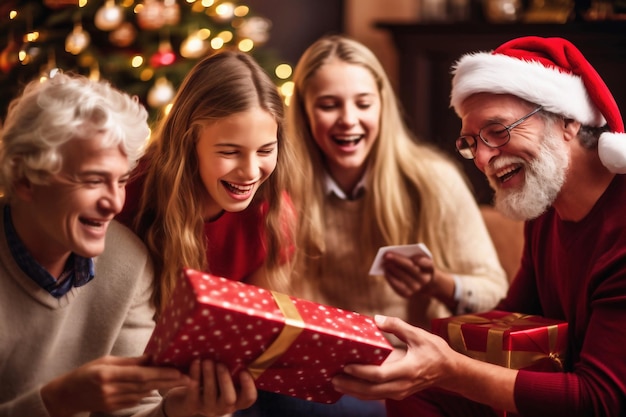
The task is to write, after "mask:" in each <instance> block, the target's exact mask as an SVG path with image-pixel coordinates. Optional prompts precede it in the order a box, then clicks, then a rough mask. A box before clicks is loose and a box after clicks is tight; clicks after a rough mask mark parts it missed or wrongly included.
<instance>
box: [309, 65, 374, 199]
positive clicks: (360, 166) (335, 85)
mask: <svg viewBox="0 0 626 417" xmlns="http://www.w3.org/2000/svg"><path fill="white" fill-rule="evenodd" d="M304 103H305V108H306V113H307V117H308V119H309V125H310V126H311V133H312V135H313V137H314V139H315V142H316V143H317V145H318V146H319V148H320V149H321V150H322V152H323V154H324V156H325V160H326V164H327V167H328V170H329V172H330V174H331V175H332V177H333V178H334V179H335V180H336V181H337V182H338V183H339V184H340V185H346V184H351V185H354V184H355V183H356V182H358V180H359V179H360V177H361V176H362V175H363V172H364V171H365V168H366V162H367V158H368V156H369V154H370V151H371V149H372V146H373V145H374V142H375V141H376V139H377V137H378V132H379V124H380V122H379V120H380V111H381V103H380V94H379V92H378V87H377V85H376V81H375V80H374V77H373V76H372V74H371V73H370V72H369V71H368V70H367V69H366V68H364V67H362V66H360V65H354V64H348V63H346V62H342V61H339V60H333V61H330V62H328V63H326V64H324V65H322V66H321V67H320V68H319V69H318V70H317V71H316V72H315V74H314V75H313V76H312V77H311V79H310V81H309V84H308V86H307V89H306V92H305V96H304ZM344 191H346V192H351V190H349V189H348V190H344Z"/></svg>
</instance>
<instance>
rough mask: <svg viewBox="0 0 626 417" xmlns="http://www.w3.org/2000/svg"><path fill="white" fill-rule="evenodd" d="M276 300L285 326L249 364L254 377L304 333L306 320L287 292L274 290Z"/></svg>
mask: <svg viewBox="0 0 626 417" xmlns="http://www.w3.org/2000/svg"><path fill="white" fill-rule="evenodd" d="M272 296H273V297H274V301H276V304H277V305H278V308H279V309H280V311H281V312H282V313H283V316H285V327H283V329H282V330H281V331H280V334H279V335H278V337H277V338H276V340H274V342H272V344H271V345H270V346H269V347H268V348H267V350H266V351H265V352H263V353H262V354H261V355H260V356H259V357H258V358H256V359H255V360H254V362H252V363H251V364H250V365H248V371H250V373H251V374H252V377H253V378H254V379H258V378H259V377H260V376H261V374H262V373H263V372H265V371H266V370H267V369H268V368H269V367H270V366H272V364H273V363H274V362H275V361H276V359H278V358H279V357H281V356H282V354H283V353H285V352H286V351H287V349H289V347H290V346H291V344H292V343H293V342H294V340H296V338H297V337H298V336H299V335H300V333H302V329H304V320H303V319H302V316H300V312H299V311H298V309H297V308H296V306H295V305H294V304H293V301H291V298H289V296H288V295H286V294H281V293H279V292H275V291H272Z"/></svg>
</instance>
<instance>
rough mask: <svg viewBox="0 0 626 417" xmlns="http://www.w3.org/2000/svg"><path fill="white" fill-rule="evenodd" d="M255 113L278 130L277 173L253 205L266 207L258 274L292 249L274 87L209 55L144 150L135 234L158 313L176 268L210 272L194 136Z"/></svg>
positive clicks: (250, 69) (233, 55)
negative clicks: (147, 258) (146, 254)
mask: <svg viewBox="0 0 626 417" xmlns="http://www.w3.org/2000/svg"><path fill="white" fill-rule="evenodd" d="M254 107H261V108H262V109H264V110H266V111H267V112H269V113H270V114H271V115H272V116H273V117H274V118H275V120H276V123H277V124H278V133H277V139H278V160H277V164H276V169H275V171H274V173H273V174H272V175H271V176H270V177H269V179H268V180H267V181H265V182H264V183H263V184H262V185H261V187H260V188H259V191H258V192H257V194H256V195H255V197H254V200H253V202H252V203H251V206H254V205H257V204H261V203H263V204H265V203H266V204H268V207H267V216H266V224H265V236H264V237H265V242H266V245H267V258H266V262H265V265H264V267H265V268H266V269H267V270H268V271H277V270H279V268H278V266H279V264H281V263H284V261H285V259H284V251H285V249H284V248H285V247H286V246H288V245H290V244H292V243H293V242H294V236H293V235H294V233H295V232H294V230H295V229H294V228H295V226H294V224H293V223H294V220H293V219H290V218H286V215H287V214H286V213H291V212H292V211H291V210H289V209H286V208H285V207H284V205H285V201H284V198H282V195H283V193H284V192H289V190H290V188H291V186H290V184H291V182H290V175H289V171H290V165H291V164H293V159H294V157H293V154H292V149H291V145H290V143H289V142H288V141H287V140H286V137H285V134H284V133H285V132H284V126H283V122H284V106H283V102H282V98H281V97H280V95H279V93H278V90H277V87H276V85H275V84H274V83H273V81H272V80H271V79H270V78H269V77H268V75H267V74H266V73H265V72H264V70H263V69H262V68H261V67H260V66H259V65H258V63H257V62H256V61H254V59H253V58H251V57H250V56H249V55H247V54H244V53H240V52H235V51H226V52H222V53H217V54H214V55H212V56H209V57H207V58H205V59H203V60H202V61H200V62H199V63H198V64H196V66H194V68H193V69H192V70H191V71H190V72H189V74H188V75H187V77H186V78H185V80H184V81H183V83H182V85H181V86H180V88H179V90H178V93H177V95H176V97H175V98H174V103H173V106H172V109H171V111H170V112H169V114H168V115H167V116H166V117H165V118H164V119H163V120H162V121H161V123H160V125H159V129H158V132H157V133H156V134H155V135H154V137H153V140H152V141H151V143H150V144H149V147H148V150H147V155H146V156H147V158H148V161H149V166H148V169H147V172H146V178H145V183H144V189H143V193H142V198H141V201H140V207H139V210H138V213H137V214H136V217H135V221H134V228H135V230H136V232H137V234H138V235H139V236H140V237H142V238H143V240H144V241H145V242H146V245H147V246H148V249H149V251H150V253H151V255H152V257H153V260H154V264H155V276H156V277H155V279H156V285H155V293H154V301H155V304H156V306H157V309H158V310H159V309H161V308H162V307H163V306H164V305H165V303H166V301H167V300H168V299H169V298H170V296H171V293H172V291H173V289H174V287H175V284H176V281H177V280H178V276H179V273H180V268H181V267H183V266H186V267H189V268H193V269H197V270H203V271H206V270H208V269H209V268H210V265H208V261H207V258H206V251H207V245H208V242H207V239H208V238H205V234H204V221H205V219H204V218H203V207H202V206H201V201H200V196H201V195H203V194H204V193H205V191H204V185H203V183H202V181H201V179H200V176H199V171H198V157H197V153H196V143H197V141H198V139H199V136H200V132H201V130H202V129H203V127H204V126H206V125H207V124H208V123H211V122H212V121H216V120H220V119H223V118H225V117H228V116H230V115H232V114H235V113H239V112H243V111H246V110H249V109H251V108H254ZM248 209H250V207H249V208H248ZM209 238H210V237H209ZM290 240H291V242H289V241H290Z"/></svg>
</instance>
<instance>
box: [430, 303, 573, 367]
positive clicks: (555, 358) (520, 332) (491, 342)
mask: <svg viewBox="0 0 626 417" xmlns="http://www.w3.org/2000/svg"><path fill="white" fill-rule="evenodd" d="M431 331H432V332H433V333H435V334H438V335H439V336H441V337H443V338H444V339H446V340H447V341H448V343H449V344H450V346H451V347H452V348H453V349H454V350H456V351H457V352H461V353H463V354H465V355H467V356H470V357H472V358H474V359H478V360H481V361H484V362H489V363H493V364H496V365H500V366H505V367H507V368H511V369H530V370H534V371H547V372H550V371H553V372H554V371H562V370H563V366H562V363H563V360H564V359H565V355H566V353H567V323H565V322H564V321H561V320H554V319H548V318H545V317H541V316H536V315H525V314H520V313H510V312H506V311H498V310H494V311H489V312H485V313H478V314H465V315H460V316H452V317H448V318H443V319H434V320H432V323H431Z"/></svg>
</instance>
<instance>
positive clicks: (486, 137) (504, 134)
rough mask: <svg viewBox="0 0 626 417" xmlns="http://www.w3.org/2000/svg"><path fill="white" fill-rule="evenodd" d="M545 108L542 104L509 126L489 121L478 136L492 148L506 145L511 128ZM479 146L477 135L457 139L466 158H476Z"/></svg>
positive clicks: (457, 148)
mask: <svg viewBox="0 0 626 417" xmlns="http://www.w3.org/2000/svg"><path fill="white" fill-rule="evenodd" d="M541 109H543V107H542V106H539V107H537V108H536V109H534V110H533V111H531V112H530V113H528V114H527V115H526V116H524V117H522V118H521V119H519V120H518V121H516V122H513V123H511V124H510V125H508V126H505V125H503V124H502V123H489V124H488V125H487V126H485V127H483V128H482V129H480V130H479V131H478V137H479V138H480V140H482V141H483V143H484V144H485V145H487V146H489V147H490V148H499V147H501V146H504V145H506V144H507V143H509V141H510V140H511V130H513V129H515V128H516V127H517V126H519V125H520V124H522V123H523V122H524V121H525V120H526V119H528V118H529V117H531V116H532V115H533V114H535V113H537V112H538V111H539V110H541ZM477 147H478V139H477V138H476V135H464V136H460V137H459V138H458V139H457V140H456V150H457V151H459V153H460V154H461V156H462V157H463V158H465V159H474V158H475V157H476V148H477Z"/></svg>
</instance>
